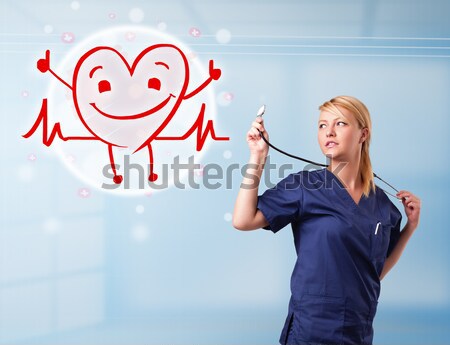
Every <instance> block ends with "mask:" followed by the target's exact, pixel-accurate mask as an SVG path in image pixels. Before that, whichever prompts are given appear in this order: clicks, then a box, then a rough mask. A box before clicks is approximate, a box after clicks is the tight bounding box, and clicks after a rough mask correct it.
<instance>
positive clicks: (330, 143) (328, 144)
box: [325, 141, 338, 148]
mask: <svg viewBox="0 0 450 345" xmlns="http://www.w3.org/2000/svg"><path fill="white" fill-rule="evenodd" d="M336 145H338V144H337V143H336V142H334V141H327V143H326V144H325V146H326V147H327V148H332V147H335V146H336Z"/></svg>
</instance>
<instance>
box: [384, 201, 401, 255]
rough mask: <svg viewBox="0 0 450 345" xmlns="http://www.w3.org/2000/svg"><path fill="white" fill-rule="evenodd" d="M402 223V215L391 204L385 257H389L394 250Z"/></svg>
mask: <svg viewBox="0 0 450 345" xmlns="http://www.w3.org/2000/svg"><path fill="white" fill-rule="evenodd" d="M401 223H402V214H401V213H400V211H399V210H398V208H397V207H396V206H395V205H394V204H392V203H391V224H392V228H391V236H390V239H389V247H388V251H387V257H389V255H391V253H392V251H393V250H394V248H395V246H396V245H397V243H398V240H399V239H400V226H401Z"/></svg>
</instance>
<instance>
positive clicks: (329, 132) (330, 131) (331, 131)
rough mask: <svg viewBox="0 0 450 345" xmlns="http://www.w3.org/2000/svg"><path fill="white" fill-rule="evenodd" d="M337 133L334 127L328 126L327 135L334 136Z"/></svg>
mask: <svg viewBox="0 0 450 345" xmlns="http://www.w3.org/2000/svg"><path fill="white" fill-rule="evenodd" d="M334 135H335V133H334V130H333V128H328V129H327V137H334Z"/></svg>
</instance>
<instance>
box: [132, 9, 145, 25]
mask: <svg viewBox="0 0 450 345" xmlns="http://www.w3.org/2000/svg"><path fill="white" fill-rule="evenodd" d="M128 17H129V18H130V20H131V21H132V22H133V23H140V22H142V21H143V20H144V11H142V10H141V9H140V8H137V7H135V8H132V9H131V10H130V13H128Z"/></svg>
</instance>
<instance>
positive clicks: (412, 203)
mask: <svg viewBox="0 0 450 345" xmlns="http://www.w3.org/2000/svg"><path fill="white" fill-rule="evenodd" d="M397 197H398V198H401V199H402V203H403V206H404V207H405V213H406V216H407V217H408V223H409V225H410V226H412V227H413V228H414V229H415V228H416V227H417V225H419V218H420V207H421V202H420V199H419V198H418V197H417V196H415V195H414V194H412V193H411V192H408V191H407V190H401V191H399V192H398V193H397Z"/></svg>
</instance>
